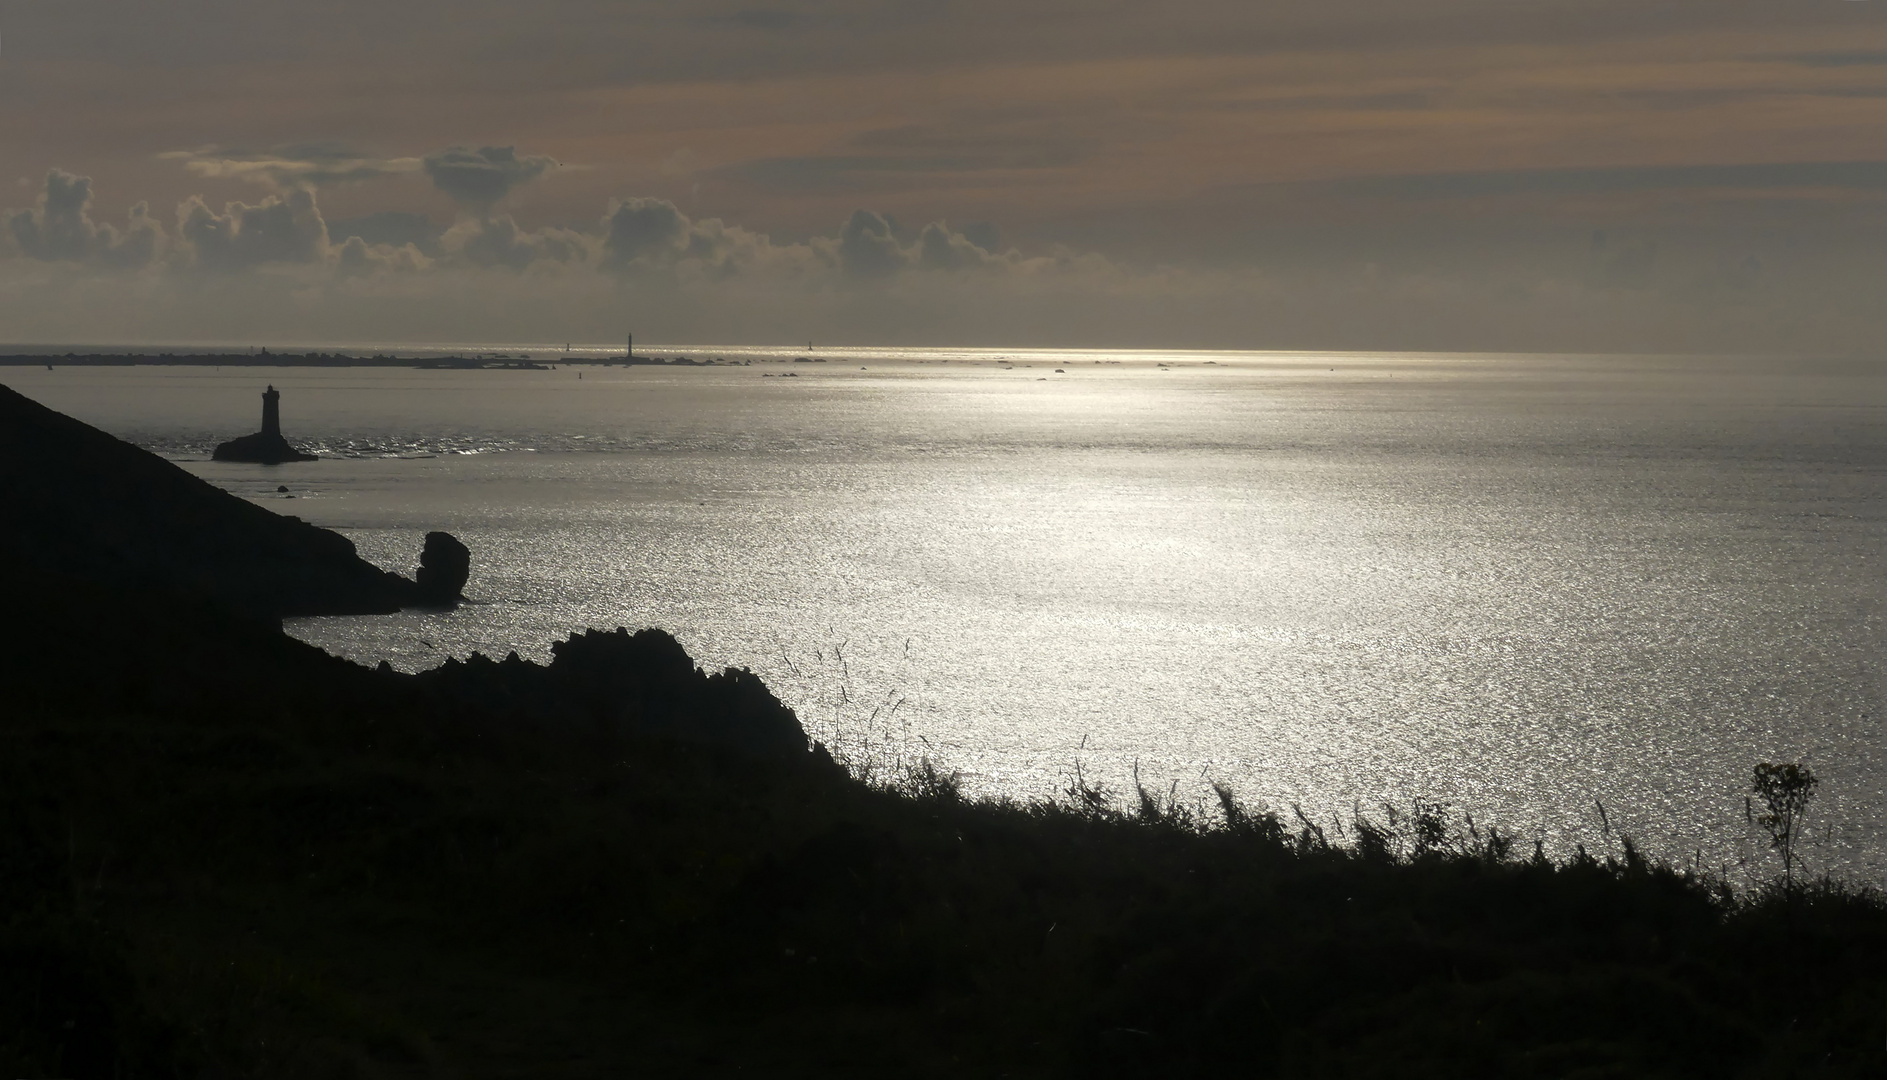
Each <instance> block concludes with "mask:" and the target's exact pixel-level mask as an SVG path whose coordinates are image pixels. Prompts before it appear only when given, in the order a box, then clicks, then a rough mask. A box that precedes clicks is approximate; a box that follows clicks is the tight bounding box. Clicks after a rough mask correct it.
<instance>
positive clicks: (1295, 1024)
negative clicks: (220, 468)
mask: <svg viewBox="0 0 1887 1080" xmlns="http://www.w3.org/2000/svg"><path fill="white" fill-rule="evenodd" d="M76 588H77V587H71V588H68V589H65V590H41V591H38V592H35V591H34V588H33V587H31V586H26V587H24V589H25V592H24V594H22V592H21V591H20V590H19V589H16V590H14V593H13V595H14V596H15V597H16V599H18V601H19V603H18V605H17V606H16V608H15V611H16V613H21V612H23V613H25V614H26V616H27V617H26V618H24V619H21V618H16V619H15V620H14V621H13V623H12V630H11V632H10V633H11V636H12V639H11V640H9V641H6V642H4V643H0V644H3V645H4V649H0V656H4V659H0V678H4V679H5V681H6V685H7V686H8V687H9V688H10V695H9V701H11V702H12V703H13V705H14V706H15V707H12V708H9V709H7V710H5V712H4V713H3V714H0V825H4V829H0V837H4V839H0V921H4V923H5V930H4V932H0V962H4V966H5V967H6V968H7V969H8V970H9V971H11V972H13V973H14V974H13V977H12V978H11V979H10V981H9V982H8V983H7V984H6V986H5V988H4V989H0V1071H4V1072H6V1073H7V1074H8V1075H36V1074H37V1075H46V1074H53V1075H66V1076H86V1075H134V1076H137V1075H152V1076H161V1075H204V1074H206V1073H205V1070H206V1069H207V1070H208V1072H207V1075H260V1076H304V1075H306V1076H329V1075H334V1076H345V1075H365V1076H376V1075H452V1076H460V1075H463V1076H547V1075H562V1076H606V1075H641V1074H653V1073H664V1074H666V1073H671V1072H683V1073H687V1074H691V1075H732V1074H736V1073H739V1074H743V1075H808V1076H811V1075H818V1076H835V1075H861V1076H862V1075H915V1076H925V1075H952V1076H962V1075H976V1076H982V1075H992V1076H993V1075H1005V1074H1006V1075H1017V1076H1028V1075H1076V1074H1081V1075H1160V1076H1184V1075H1202V1074H1206V1073H1222V1072H1231V1073H1235V1074H1237V1075H1253V1076H1262V1075H1291V1076H1334V1075H1352V1076H1374V1075H1384V1076H1388V1075H1396V1076H1408V1075H1411V1074H1414V1075H1546V1076H1571V1075H1591V1076H1601V1075H1619V1076H1626V1075H1629V1076H1656V1075H1671V1076H1680V1075H1697V1076H1706V1075H1707V1076H1713V1077H1724V1076H1739V1075H1752V1076H1753V1075H1765V1076H1768V1075H1791V1074H1793V1073H1795V1072H1798V1071H1799V1072H1809V1071H1814V1072H1815V1074H1816V1075H1882V1070H1883V1069H1887V1055H1883V1040H1884V1039H1887V980H1884V979H1883V977H1882V975H1881V973H1882V972H1883V971H1887V911H1883V909H1882V907H1881V906H1880V905H1879V904H1877V903H1875V902H1873V901H1871V900H1866V899H1860V898H1856V897H1852V896H1847V895H1844V894H1841V893H1839V892H1822V893H1807V894H1802V895H1797V896H1794V897H1792V898H1784V897H1774V898H1772V899H1771V900H1770V901H1768V902H1767V903H1764V904H1760V905H1753V906H1752V905H1741V906H1737V905H1727V906H1726V904H1725V902H1724V901H1723V900H1722V898H1720V897H1718V896H1715V895H1713V894H1712V893H1711V892H1710V891H1709V890H1708V889H1706V888H1705V887H1703V885H1702V884H1701V883H1697V882H1691V881H1687V880H1685V879H1683V878H1681V877H1680V876H1678V875H1676V874H1673V873H1670V872H1667V871H1663V870H1659V869H1655V868H1651V867H1646V866H1644V865H1642V864H1641V863H1637V862H1635V861H1629V860H1623V859H1621V861H1619V862H1615V863H1611V864H1609V865H1608V864H1605V863H1596V862H1595V863H1586V864H1579V865H1571V866H1554V865H1550V864H1547V863H1544V862H1528V861H1524V860H1520V861H1516V860H1506V861H1496V860H1494V859H1491V858H1490V857H1488V852H1487V851H1486V850H1485V848H1483V849H1482V850H1481V852H1480V854H1479V855H1474V854H1461V853H1455V854H1436V855H1430V856H1427V857H1425V858H1423V859H1420V860H1416V861H1414V862H1413V863H1411V862H1409V861H1408V860H1406V859H1405V860H1400V861H1398V860H1392V859H1388V858H1375V859H1370V858H1364V857H1361V856H1358V855H1355V854H1353V853H1348V852H1342V851H1333V850H1327V849H1323V848H1321V847H1320V846H1319V845H1317V844H1316V843H1315V841H1314V838H1303V837H1292V836H1290V835H1286V834H1284V833H1283V832H1282V830H1278V829H1273V828H1270V827H1269V826H1268V825H1267V824H1266V823H1265V822H1263V821H1262V820H1259V821H1252V820H1249V819H1247V820H1246V821H1245V822H1244V827H1242V828H1237V829H1233V828H1218V829H1215V830H1211V831H1208V832H1204V833H1201V832H1200V831H1198V830H1197V829H1194V828H1188V827H1185V826H1184V824H1183V823H1182V822H1178V821H1176V820H1174V819H1172V818H1171V817H1170V816H1167V815H1163V814H1161V813H1158V812H1149V813H1113V812H1099V813H1097V812H1093V811H1092V810H1076V809H1073V808H1071V807H1070V806H1067V805H1063V806H1048V805H1034V806H1009V807H996V806H988V805H964V804H960V803H957V802H955V801H953V800H951V799H950V798H948V797H947V796H936V795H933V796H931V797H918V796H911V795H908V794H907V795H898V794H892V793H888V792H885V791H879V790H873V789H869V788H866V787H863V786H861V785H858V784H856V783H853V782H852V781H850V780H849V779H847V778H846V777H845V776H844V775H842V774H841V773H839V772H837V771H836V770H834V769H832V768H830V767H827V766H822V765H820V764H817V763H815V762H814V761H813V760H812V759H811V757H810V755H809V756H808V758H807V760H806V761H803V762H793V763H781V762H779V761H767V760H764V759H759V758H755V757H751V756H746V755H741V754H735V753H729V752H724V751H716V750H714V749H712V748H708V747H703V746H700V745H692V744H687V743H673V742H661V741H648V740H639V739H637V738H635V737H633V736H629V735H624V734H621V733H620V732H609V731H600V730H594V729H590V730H580V729H579V727H578V726H573V725H570V724H567V723H561V722H559V723H554V724H546V723H539V722H535V721H532V720H531V719H530V718H528V717H523V716H494V715H486V714H483V713H481V712H480V711H479V710H478V709H476V708H474V707H472V706H468V705H466V704H464V703H462V702H459V701H457V700H456V699H453V698H451V697H448V696H443V695H440V694H438V693H435V692H433V691H431V690H429V689H427V688H426V687H425V686H424V685H423V684H422V682H421V681H419V680H412V679H407V678H404V677H395V676H379V675H375V674H373V673H370V672H367V671H365V670H364V669H359V668H355V667H352V666H351V665H345V664H342V663H340V662H338V661H335V660H333V659H331V658H328V657H325V656H323V655H322V654H320V653H318V652H317V651H315V650H313V649H310V648H308V647H306V646H302V645H299V644H298V643H295V642H292V641H289V640H288V639H285V638H282V637H280V636H279V635H276V634H273V633H272V632H269V631H267V630H264V629H262V628H257V627H246V626H242V625H240V624H235V623H230V622H227V621H225V620H224V619H223V618H222V617H221V616H219V615H216V614H215V613H213V612H209V611H202V610H196V611H191V610H188V609H186V610H185V611H184V613H183V614H178V611H177V609H176V608H174V607H164V608H157V607H150V608H132V609H127V610H126V611H125V613H124V614H123V615H122V616H121V617H120V618H118V619H115V620H114V621H112V622H110V623H104V622H101V621H100V620H99V619H98V618H97V617H96V616H95V615H93V614H91V612H93V611H96V610H98V607H97V605H96V603H94V602H102V598H100V597H91V598H88V597H86V596H85V595H84V594H83V591H82V590H79V591H77V592H74V591H73V589H76ZM36 605H37V606H36ZM140 611H142V612H144V613H143V614H139V612H140ZM160 611H161V613H159V612H160ZM28 628H30V632H29V630H28ZM88 658H89V659H88ZM1077 801H1078V800H1077ZM1155 810H1156V811H1157V808H1155ZM68 1024H69V1025H70V1026H67V1025H68ZM87 1053H93V1054H95V1056H94V1057H91V1058H87V1057H86V1056H85V1055H86V1054H87ZM9 1055H10V1057H9ZM9 1066H10V1068H9ZM113 1070H118V1071H117V1072H114V1071H113Z"/></svg>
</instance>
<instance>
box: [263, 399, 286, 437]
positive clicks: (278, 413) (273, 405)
mask: <svg viewBox="0 0 1887 1080" xmlns="http://www.w3.org/2000/svg"><path fill="white" fill-rule="evenodd" d="M262 434H263V435H264V436H265V437H267V438H270V439H279V438H281V437H282V394H281V391H279V390H277V389H275V387H274V386H270V387H269V388H268V389H267V390H264V391H263V392H262Z"/></svg>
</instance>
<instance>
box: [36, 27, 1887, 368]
mask: <svg viewBox="0 0 1887 1080" xmlns="http://www.w3.org/2000/svg"><path fill="white" fill-rule="evenodd" d="M1883 13H1887V0H1762V2H1745V0H1631V2H1624V0H1580V2H1567V0H1524V2H1522V0H1499V2H1493V0H1424V2H1423V3H1419V4H1417V3H1409V2H1407V0H1394V2H1390V0H1352V2H1350V3H1346V4H1332V3H1329V2H1328V0H1273V2H1266V3H1260V2H1255V0H1167V2H1163V3H1160V4H1151V3H1144V2H1142V3H1126V2H1119V0H1086V2H1083V3H1073V2H1066V0H1039V2H1029V0H1021V2H1018V0H1004V2H997V0H800V2H778V3H768V2H767V0H728V2H725V3H722V2H715V0H669V2H664V3H645V2H640V0H533V2H531V3H523V2H518V0H453V2H449V3H448V2H445V0H404V2H402V3H398V4H389V3H384V2H376V3H367V2H365V0H328V2H324V3H321V4H308V3H289V2H287V0H165V2H163V3H158V2H156V0H62V2H60V3H57V4H50V3H40V4H30V5H10V6H4V7H0V226H4V227H0V341H11V342H43V343H61V342H66V343H101V344H103V343H120V342H122V343H136V342H140V341H149V342H188V341H215V342H230V343H254V344H269V343H271V342H275V343H280V342H319V341H332V342H348V341H438V340H449V341H493V342H498V341H503V342H516V343H527V342H563V341H613V340H619V339H620V338H621V337H622V335H623V334H624V333H626V332H631V331H633V332H634V333H635V334H636V336H637V338H638V340H642V341H649V342H677V343H680V342H698V343H725V344H738V343H748V344H767V343H781V344H785V343H790V342H795V341H809V340H810V341H818V342H825V343H828V344H833V345H838V344H852V345H870V344H887V345H890V344H927V345H966V346H973V345H992V346H1017V347H1022V346H1061V347H1123V348H1128V347H1131V348H1161V347H1170V348H1229V349H1345V350H1349V349H1371V350H1374V349H1408V350H1496V351H1507V350H1548V351H1607V352H1619V351H1624V352H1635V351H1659V352H1776V351H1780V352H1800V353H1843V354H1852V353H1860V354H1869V353H1871V352H1873V351H1874V350H1876V349H1877V348H1878V345H1877V343H1878V342H1881V341H1883V340H1887V304H1884V303H1883V302H1882V300H1881V296H1882V291H1883V283H1884V282H1887V23H1884V21H1883V20H1884V19H1887V14H1883Z"/></svg>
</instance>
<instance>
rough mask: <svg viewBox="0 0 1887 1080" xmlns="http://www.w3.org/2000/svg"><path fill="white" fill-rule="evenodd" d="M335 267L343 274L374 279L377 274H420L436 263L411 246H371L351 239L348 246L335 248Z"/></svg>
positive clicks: (357, 239) (346, 244)
mask: <svg viewBox="0 0 1887 1080" xmlns="http://www.w3.org/2000/svg"><path fill="white" fill-rule="evenodd" d="M334 254H335V260H334V261H335V266H336V267H337V268H338V269H339V270H340V272H341V273H342V274H347V275H354V276H360V275H371V274H376V273H419V272H421V271H424V270H427V269H430V268H431V267H432V264H433V260H431V259H429V258H427V257H426V256H425V255H424V254H423V253H422V252H421V251H420V250H419V249H418V248H417V247H415V246H413V245H412V244H402V245H400V246H398V247H394V246H392V245H390V244H369V243H367V241H365V240H362V239H361V238H360V237H358V236H350V237H348V238H347V240H346V242H344V243H342V244H341V245H340V246H338V247H336V248H334Z"/></svg>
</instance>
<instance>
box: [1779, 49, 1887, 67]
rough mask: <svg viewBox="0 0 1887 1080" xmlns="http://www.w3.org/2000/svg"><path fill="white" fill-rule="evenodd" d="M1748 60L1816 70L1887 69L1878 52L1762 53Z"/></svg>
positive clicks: (1883, 55)
mask: <svg viewBox="0 0 1887 1080" xmlns="http://www.w3.org/2000/svg"><path fill="white" fill-rule="evenodd" d="M1750 59H1751V60H1760V61H1766V62H1768V63H1772V64H1800V65H1801V66H1803V67H1816V68H1843V67H1887V52H1880V51H1859V50H1856V51H1851V52H1799V53H1763V54H1761V55H1758V56H1752V57H1750Z"/></svg>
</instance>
